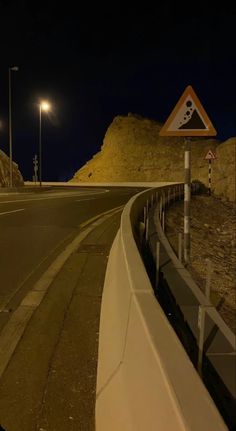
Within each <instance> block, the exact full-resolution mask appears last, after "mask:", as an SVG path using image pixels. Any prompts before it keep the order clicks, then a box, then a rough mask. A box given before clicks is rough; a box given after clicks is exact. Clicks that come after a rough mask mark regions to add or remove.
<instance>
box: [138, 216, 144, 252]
mask: <svg viewBox="0 0 236 431" xmlns="http://www.w3.org/2000/svg"><path fill="white" fill-rule="evenodd" d="M144 232H145V223H143V222H142V221H140V222H139V242H140V245H141V247H142V245H143V237H144Z"/></svg>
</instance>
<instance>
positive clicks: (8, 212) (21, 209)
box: [0, 208, 25, 216]
mask: <svg viewBox="0 0 236 431" xmlns="http://www.w3.org/2000/svg"><path fill="white" fill-rule="evenodd" d="M24 210H25V208H19V209H18V210H13V211H5V212H4V213H0V216H1V215H6V214H11V213H17V212H18V211H24Z"/></svg>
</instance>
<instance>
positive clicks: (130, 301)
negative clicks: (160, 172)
mask: <svg viewBox="0 0 236 431" xmlns="http://www.w3.org/2000/svg"><path fill="white" fill-rule="evenodd" d="M166 187H168V186H166ZM166 187H165V188H166ZM152 194H153V189H152V190H147V191H145V192H142V193H139V194H138V195H136V196H134V197H133V198H132V199H130V201H129V202H128V204H127V205H126V206H125V208H124V210H123V213H122V217H121V225H120V229H119V231H118V233H117V235H116V238H115V240H114V243H113V246H112V248H111V251H110V256H109V261H108V266H107V272H106V277H105V284H104V291H103V298H102V309H101V320H100V333H99V354H98V374H97V400H96V430H97V431H108V430H109V431H111V430H112V431H131V430H132V431H147V430H148V431H154V430H160V431H167V430H168V431H172V430H173V431H178V430H191V431H199V430H201V431H209V430H214V431H221V430H226V429H227V427H226V425H225V423H224V421H223V419H222V418H221V416H220V414H219V412H218V410H217V408H216V406H215V404H214V402H213V400H212V398H211V397H210V395H209V393H208V391H207V390H206V388H205V386H204V385H203V383H202V381H201V379H200V378H199V376H198V374H197V372H196V370H195V369H194V367H193V365H192V363H191V361H190V360H189V358H188V356H187V354H186V352H185V350H184V348H183V347H182V344H181V343H180V341H179V340H178V338H177V336H176V334H175V332H174V331H173V329H172V327H171V326H170V324H169V322H168V320H167V319H166V316H165V315H164V313H163V311H162V309H161V307H160V306H159V304H158V302H157V300H156V299H155V297H154V294H153V289H152V286H151V284H150V281H149V278H148V276H147V274H146V270H145V267H144V265H143V262H142V259H141V257H140V255H139V251H138V249H137V246H136V243H135V240H134V236H133V228H132V227H133V226H134V224H135V222H136V220H137V218H138V216H139V214H140V211H142V208H143V206H144V204H145V203H146V201H147V199H150V196H151V195H152Z"/></svg>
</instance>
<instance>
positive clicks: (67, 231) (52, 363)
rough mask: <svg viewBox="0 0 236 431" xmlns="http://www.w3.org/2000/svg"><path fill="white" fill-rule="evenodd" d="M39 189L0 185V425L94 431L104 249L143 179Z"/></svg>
mask: <svg viewBox="0 0 236 431" xmlns="http://www.w3.org/2000/svg"><path fill="white" fill-rule="evenodd" d="M36 190H37V189H35V193H24V194H23V193H21V194H8V195H0V425H1V426H2V427H3V429H4V430H6V431H19V430H24V431H33V430H35V431H36V430H37V431H54V430H56V431H67V430H68V431H69V430H86V431H94V427H95V424H94V422H95V417H94V411H95V391H96V367H97V349H98V331H99V318H100V305H101V295H102V288H103V282H104V275H105V270H106V264H107V258H108V254H109V249H110V247H111V244H112V241H113V238H114V236H115V234H116V232H117V229H118V227H119V222H120V212H121V208H122V206H123V205H124V204H125V203H126V202H127V201H128V199H129V198H130V197H131V196H132V195H133V194H135V193H137V192H138V191H140V190H142V189H140V188H127V187H126V188H124V187H123V188H122V187H117V188H114V187H112V188H109V187H106V188H105V187H104V188H101V187H100V188H97V187H96V188H95V187H86V188H82V187H78V188H77V187H76V188H75V187H73V188H56V189H55V188H52V189H50V190H49V189H47V190H46V189H44V191H43V190H41V191H40V192H37V193H36ZM117 207H118V208H119V210H118V211H117V212H116V214H113V215H112V216H111V214H109V215H105V216H104V213H106V212H108V211H109V210H112V209H113V208H117ZM99 214H103V216H102V217H100V218H99V219H98V220H97V219H96V216H98V215H99ZM95 220H96V222H95ZM68 252H69V253H68ZM0 429H1V427H0Z"/></svg>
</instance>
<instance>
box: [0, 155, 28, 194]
mask: <svg viewBox="0 0 236 431" xmlns="http://www.w3.org/2000/svg"><path fill="white" fill-rule="evenodd" d="M12 173H13V186H15V187H18V186H23V185H24V180H23V178H22V175H21V173H20V171H19V169H18V165H17V164H16V163H15V162H13V171H12ZM9 184H10V171H9V157H8V156H7V155H6V154H5V153H4V152H3V151H1V150H0V187H8V186H9Z"/></svg>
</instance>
